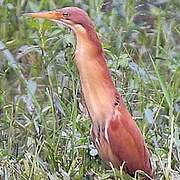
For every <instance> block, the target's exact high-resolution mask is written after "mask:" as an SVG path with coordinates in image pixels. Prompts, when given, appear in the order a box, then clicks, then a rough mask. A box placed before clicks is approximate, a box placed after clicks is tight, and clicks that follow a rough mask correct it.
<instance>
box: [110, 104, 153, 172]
mask: <svg viewBox="0 0 180 180" xmlns="http://www.w3.org/2000/svg"><path fill="white" fill-rule="evenodd" d="M107 133H108V141H109V144H110V147H111V149H112V152H113V153H114V154H115V155H116V156H117V157H118V159H119V160H120V162H125V167H126V168H127V171H128V172H129V173H130V174H134V172H135V171H136V170H138V169H139V170H143V171H145V172H146V173H147V174H149V175H151V170H152V168H151V164H150V155H149V152H148V150H147V148H146V146H145V143H144V138H143V136H142V134H141V132H140V130H139V128H138V127H137V125H136V123H135V121H134V120H133V119H132V117H131V115H130V113H129V112H128V110H127V108H126V106H125V105H124V103H123V102H121V103H120V104H118V105H117V106H115V109H114V114H113V116H112V118H111V120H110V121H109V125H108V129H107Z"/></svg>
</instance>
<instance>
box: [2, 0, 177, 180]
mask: <svg viewBox="0 0 180 180" xmlns="http://www.w3.org/2000/svg"><path fill="white" fill-rule="evenodd" d="M65 6H78V7H81V8H83V9H85V10H86V11H87V12H88V14H89V15H90V17H91V18H92V20H93V22H94V24H95V25H96V28H97V32H98V34H99V36H100V39H101V41H102V45H103V48H104V50H105V54H106V57H107V62H108V66H109V68H110V70H111V74H112V76H113V79H114V82H115V83H116V87H117V88H118V90H119V91H120V92H121V93H122V95H123V96H124V98H125V101H126V104H127V105H128V108H129V110H130V112H131V113H132V115H133V116H134V118H135V120H136V122H137V123H138V125H139V127H140V128H141V130H142V133H143V135H144V136H145V140H146V142H147V144H148V147H149V149H150V151H151V154H152V165H153V168H154V173H155V178H156V179H180V128H179V126H180V117H179V112H180V44H179V42H180V1H178V0H172V1H170V0H156V1H153V0H152V1H150V0H149V1H148V0H138V1H134V0H127V1H125V0H61V1H58V0H49V1H48V0H41V1H34V0H29V1H28V0H0V179H5V180H7V179H13V180H14V179H35V180H38V179H50V180H56V179H65V180H66V179H127V177H126V175H124V174H123V173H122V172H121V171H117V170H114V169H108V168H107V167H106V166H105V164H104V163H103V162H102V161H101V160H100V159H99V156H98V155H97V151H96V149H95V147H94V146H93V144H92V142H91V139H90V136H89V135H90V134H89V130H90V120H89V117H88V114H87V111H86V109H85V106H84V101H83V99H82V95H81V90H80V83H79V77H78V73H77V70H76V67H75V66H74V62H73V58H74V56H73V53H74V37H73V34H72V33H71V32H70V31H69V29H67V28H65V27H63V26H62V27H58V26H57V25H56V24H55V23H52V22H49V21H44V20H35V19H32V18H28V17H24V16H22V14H23V13H25V12H36V11H41V10H52V9H55V8H61V7H65ZM92 73H93V72H92ZM136 179H138V178H136Z"/></svg>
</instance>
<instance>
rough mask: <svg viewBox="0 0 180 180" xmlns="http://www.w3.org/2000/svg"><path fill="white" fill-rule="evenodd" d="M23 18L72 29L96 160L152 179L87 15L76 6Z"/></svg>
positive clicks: (147, 158)
mask: <svg viewBox="0 0 180 180" xmlns="http://www.w3.org/2000/svg"><path fill="white" fill-rule="evenodd" d="M26 15H28V16H31V17H35V18H45V19H49V20H52V21H56V22H57V23H63V24H64V25H66V26H68V27H70V28H71V29H72V30H73V32H74V34H75V37H76V50H75V63H76V65H77V69H78V71H79V74H80V80H81V86H82V91H83V95H84V99H85V103H86V106H87V109H88V112H89V115H90V118H91V121H92V128H91V136H92V139H93V142H94V144H95V146H96V148H97V150H98V152H99V155H100V157H101V158H102V159H103V160H104V161H105V162H106V163H107V164H109V165H110V164H111V165H113V166H114V167H116V168H118V167H120V166H122V165H123V168H124V170H125V171H127V172H128V173H129V174H130V175H132V176H133V175H134V174H135V171H136V170H142V171H144V172H145V173H146V174H148V175H149V176H150V177H152V168H151V163H150V154H149V151H148V149H147V147H146V145H145V142H144V138H143V135H142V134H141V132H140V130H139V128H138V127H137V125H136V123H135V121H134V120H133V119H132V117H131V115H130V113H129V112H128V110H127V107H126V105H125V104H124V102H123V98H122V97H121V95H120V93H118V92H117V89H116V87H115V86H114V84H113V81H112V78H111V75H110V72H109V70H108V67H107V64H106V60H105V57H104V52H103V49H102V47H101V42H100V40H99V38H98V36H97V33H96V31H95V28H94V25H93V23H92V21H91V19H90V18H89V16H88V15H87V13H86V12H85V11H83V10H82V9H80V8H77V7H66V8H63V9H58V10H55V11H49V12H37V13H27V14H26ZM146 178H147V179H149V178H148V177H146Z"/></svg>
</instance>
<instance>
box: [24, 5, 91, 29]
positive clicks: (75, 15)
mask: <svg viewBox="0 0 180 180" xmlns="http://www.w3.org/2000/svg"><path fill="white" fill-rule="evenodd" d="M25 15H27V16H31V17H34V18H43V19H48V20H52V21H55V22H58V23H63V24H65V25H66V26H68V27H70V28H71V29H73V30H76V29H77V28H80V27H81V28H84V30H86V29H89V28H93V24H92V21H91V19H90V18H89V16H88V14H87V13H86V12H85V11H84V10H82V9H80V8H77V7H65V8H62V9H57V10H54V11H48V12H35V13H26V14H25Z"/></svg>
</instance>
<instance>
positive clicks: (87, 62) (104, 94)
mask: <svg viewBox="0 0 180 180" xmlns="http://www.w3.org/2000/svg"><path fill="white" fill-rule="evenodd" d="M77 53H78V52H77ZM78 55H79V57H78V58H77V57H76V58H77V61H76V62H77V67H78V71H79V74H80V80H81V86H82V91H83V95H84V98H85V102H86V106H87V109H88V111H89V114H90V116H91V119H92V121H105V120H106V119H107V118H108V116H109V114H112V111H113V101H114V96H115V88H114V85H113V82H112V80H111V78H110V75H109V72H108V69H107V67H106V64H104V63H105V62H100V61H104V59H103V57H102V58H101V56H100V57H96V58H95V57H92V56H90V55H89V56H88V54H87V55H84V56H81V53H79V54H78ZM81 57H83V59H81Z"/></svg>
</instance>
